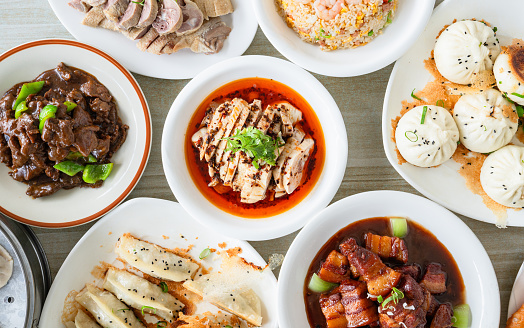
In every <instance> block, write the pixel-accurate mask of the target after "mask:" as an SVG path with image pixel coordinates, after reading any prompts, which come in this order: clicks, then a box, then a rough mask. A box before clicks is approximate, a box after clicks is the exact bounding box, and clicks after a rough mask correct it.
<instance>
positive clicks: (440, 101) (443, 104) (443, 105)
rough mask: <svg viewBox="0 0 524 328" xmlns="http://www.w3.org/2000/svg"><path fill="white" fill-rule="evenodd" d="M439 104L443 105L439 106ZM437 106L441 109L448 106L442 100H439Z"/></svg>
mask: <svg viewBox="0 0 524 328" xmlns="http://www.w3.org/2000/svg"><path fill="white" fill-rule="evenodd" d="M439 104H442V105H439ZM436 105H437V106H439V107H444V108H446V104H445V103H444V100H442V99H439V100H437V103H436Z"/></svg>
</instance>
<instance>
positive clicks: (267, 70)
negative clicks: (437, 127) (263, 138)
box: [162, 56, 348, 240]
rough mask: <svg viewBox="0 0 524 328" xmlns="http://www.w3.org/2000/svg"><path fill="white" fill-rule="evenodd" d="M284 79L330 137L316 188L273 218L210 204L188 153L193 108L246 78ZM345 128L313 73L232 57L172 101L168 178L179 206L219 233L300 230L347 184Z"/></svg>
mask: <svg viewBox="0 0 524 328" xmlns="http://www.w3.org/2000/svg"><path fill="white" fill-rule="evenodd" d="M248 77H262V78H267V79H274V80H275V81H279V82H281V83H283V84H285V85H287V86H289V87H291V88H292V89H293V90H295V91H296V92H298V93H299V94H300V95H302V97H304V99H306V100H307V102H308V103H309V104H310V105H311V107H312V108H313V110H315V113H316V115H317V117H318V119H319V121H320V124H321V126H322V129H323V132H324V138H325V141H326V159H325V163H324V168H323V171H322V174H321V176H320V178H319V181H318V182H317V184H316V186H315V187H314V188H313V190H312V191H311V192H310V193H309V195H307V196H306V197H305V198H304V200H302V202H300V203H299V204H297V205H296V206H295V207H293V208H292V209H290V210H288V211H286V212H284V213H282V214H279V215H275V216H272V217H269V218H260V219H243V218H241V217H238V216H234V215H232V214H229V213H227V212H224V211H222V210H221V209H219V208H218V207H216V206H214V205H213V204H211V203H210V202H209V201H208V200H207V199H206V198H205V197H204V195H202V193H201V192H200V191H199V190H198V188H197V187H196V186H195V184H194V183H193V180H192V178H191V176H190V175H189V172H188V169H187V166H186V161H185V155H184V142H185V134H186V131H187V127H188V124H189V120H190V119H191V117H192V115H193V113H194V111H195V110H196V109H197V108H198V106H199V105H200V103H201V102H202V101H203V100H204V99H205V98H206V97H207V96H208V95H209V94H210V93H212V92H213V91H214V90H216V89H217V88H219V87H220V86H222V85H224V84H226V83H228V82H231V81H235V80H238V79H242V78H248ZM347 152H348V145H347V135H346V127H345V125H344V121H343V119H342V115H341V114H340V111H339V109H338V106H337V104H336V103H335V101H334V100H333V98H332V97H331V95H330V94H329V92H328V91H327V90H326V89H325V88H324V86H323V85H322V84H321V83H320V82H318V80H317V79H315V78H314V77H313V75H311V74H309V73H308V72H306V71H304V70H303V69H301V68H300V67H298V66H296V65H293V64H291V63H290V62H288V61H285V60H282V59H277V58H273V57H264V56H243V57H238V58H232V59H229V60H227V61H224V62H222V63H220V64H218V65H215V66H213V67H210V68H209V69H207V70H205V71H204V72H202V73H201V74H199V75H198V76H197V77H195V78H194V79H193V80H192V81H191V82H189V83H188V84H187V86H186V87H185V88H184V89H183V90H182V91H181V92H180V94H179V95H178V97H177V98H176V99H175V101H174V102H173V105H172V106H171V109H170V110H169V114H168V115H167V118H166V123H165V125H164V132H163V135H162V163H163V165H164V172H165V174H166V178H167V182H168V183H169V186H170V187H171V190H172V191H173V193H174V194H175V197H176V198H177V200H178V201H179V202H180V204H181V205H182V206H183V207H184V208H185V210H186V211H188V212H189V214H191V215H192V216H193V217H194V218H195V219H196V220H198V221H199V222H200V223H202V224H203V225H206V226H208V227H210V228H212V229H214V230H216V231H218V232H219V233H222V234H224V235H227V236H231V237H234V238H238V239H245V240H267V239H272V238H277V237H281V236H284V235H287V234H289V233H291V232H293V231H296V230H298V229H300V228H301V227H303V226H304V224H306V222H307V221H308V220H309V219H310V218H311V217H312V216H313V215H314V214H315V213H318V212H319V211H320V210H322V209H323V208H324V207H326V206H327V205H328V204H329V202H330V201H331V200H332V199H333V196H335V193H336V192H337V190H338V187H339V186H340V183H341V182H342V178H343V177H344V172H345V169H346V162H347Z"/></svg>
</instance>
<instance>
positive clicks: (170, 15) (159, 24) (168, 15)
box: [153, 0, 183, 34]
mask: <svg viewBox="0 0 524 328" xmlns="http://www.w3.org/2000/svg"><path fill="white" fill-rule="evenodd" d="M182 23H183V15H182V9H181V8H180V6H179V5H178V3H177V2H176V1H175V0H164V1H163V2H162V5H161V6H160V9H159V10H158V14H157V16H156V19H155V21H154V22H153V27H154V28H155V30H156V31H157V32H158V34H168V33H173V32H175V31H177V30H178V29H179V28H180V26H182Z"/></svg>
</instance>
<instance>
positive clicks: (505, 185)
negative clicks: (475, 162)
mask: <svg viewBox="0 0 524 328" xmlns="http://www.w3.org/2000/svg"><path fill="white" fill-rule="evenodd" d="M480 183H481V184H482V189H484V191H485V192H486V194H487V195H488V196H489V197H490V198H491V199H493V200H494V201H496V202H497V203H499V204H502V205H505V206H508V207H515V208H517V207H524V147H519V146H513V145H510V146H506V147H504V148H501V149H499V150H497V151H496V152H494V153H492V154H491V155H489V156H488V158H486V160H485V161H484V164H483V165H482V170H481V172H480Z"/></svg>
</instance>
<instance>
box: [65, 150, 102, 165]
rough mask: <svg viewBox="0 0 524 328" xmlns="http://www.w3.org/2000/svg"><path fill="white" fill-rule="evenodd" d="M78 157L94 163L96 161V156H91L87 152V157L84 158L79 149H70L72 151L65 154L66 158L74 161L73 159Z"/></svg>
mask: <svg viewBox="0 0 524 328" xmlns="http://www.w3.org/2000/svg"><path fill="white" fill-rule="evenodd" d="M79 158H83V159H85V160H86V162H88V163H96V161H97V160H96V157H95V156H93V155H91V154H89V157H88V158H87V159H86V158H85V157H84V155H82V153H80V152H79V151H72V152H70V153H69V154H68V155H67V156H66V159H69V160H73V161H74V160H77V159H79Z"/></svg>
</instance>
